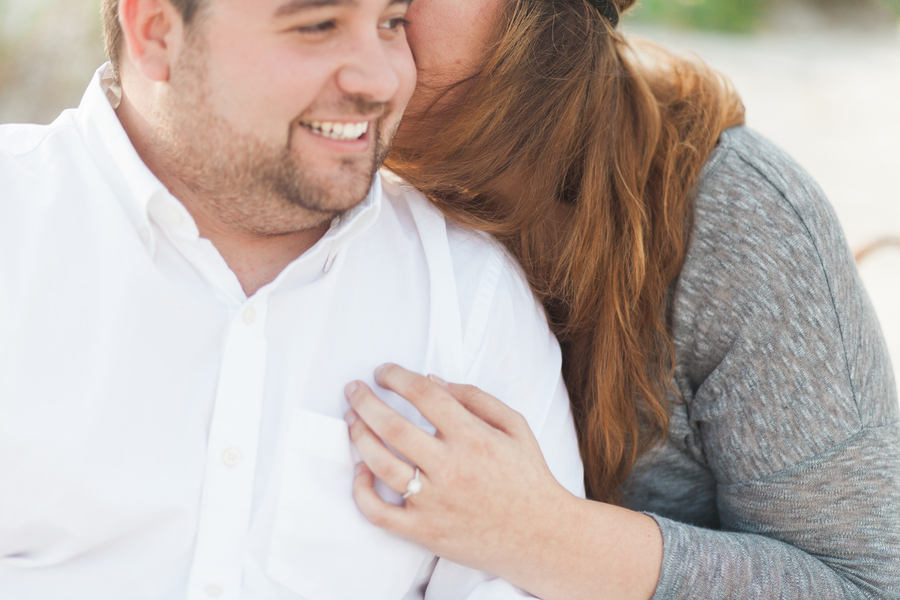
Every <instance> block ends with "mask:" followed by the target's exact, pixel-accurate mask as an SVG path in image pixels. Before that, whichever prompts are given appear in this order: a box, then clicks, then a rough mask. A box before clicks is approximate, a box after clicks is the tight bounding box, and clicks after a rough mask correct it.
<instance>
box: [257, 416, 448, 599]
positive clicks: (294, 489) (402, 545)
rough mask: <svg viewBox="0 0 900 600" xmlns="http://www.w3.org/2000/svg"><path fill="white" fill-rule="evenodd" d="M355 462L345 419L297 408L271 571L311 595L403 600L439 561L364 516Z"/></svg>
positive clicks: (274, 540)
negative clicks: (426, 567) (357, 499)
mask: <svg viewBox="0 0 900 600" xmlns="http://www.w3.org/2000/svg"><path fill="white" fill-rule="evenodd" d="M354 466H355V463H354V460H353V457H352V455H351V451H350V436H349V433H348V430H347V424H346V423H345V422H344V421H343V420H341V419H334V418H331V417H326V416H324V415H321V414H318V413H314V412H311V411H308V410H305V409H300V408H298V409H296V410H295V411H294V414H293V417H292V422H291V427H290V434H289V437H288V440H287V444H286V447H285V459H284V467H283V468H284V471H283V473H282V483H281V496H280V498H279V500H278V507H277V509H276V514H275V524H274V529H273V532H272V543H271V546H270V549H269V557H268V567H267V570H268V574H269V576H270V577H272V578H273V579H275V580H276V581H278V582H279V583H281V584H282V585H285V586H287V587H288V588H290V589H291V590H293V591H295V592H297V593H299V594H301V595H302V596H303V597H305V598H307V600H358V599H359V598H369V599H371V600H382V599H383V600H389V599H397V598H401V597H403V596H404V594H406V593H407V592H408V591H409V588H410V586H411V585H412V584H413V580H414V579H415V577H416V575H417V573H418V572H419V570H420V568H421V567H422V565H423V564H424V562H425V561H430V560H431V558H432V555H431V554H430V553H429V552H428V551H426V550H424V549H422V548H420V547H418V546H416V545H414V544H411V543H409V542H406V541H404V540H402V539H400V538H398V537H395V536H393V535H391V534H389V533H387V532H385V531H382V530H381V529H378V528H377V527H375V526H374V525H372V524H370V523H369V522H368V521H367V520H366V519H365V517H363V515H362V514H361V513H360V512H359V509H358V508H357V507H356V504H355V503H354V501H353V496H352V487H353V476H354Z"/></svg>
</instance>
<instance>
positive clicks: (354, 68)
mask: <svg viewBox="0 0 900 600" xmlns="http://www.w3.org/2000/svg"><path fill="white" fill-rule="evenodd" d="M350 50H351V52H350V54H349V56H348V57H347V60H346V62H345V63H344V65H343V66H342V67H341V69H340V70H339V71H338V74H337V84H338V87H339V88H340V89H341V91H343V92H344V93H346V94H348V95H352V96H362V97H367V98H369V99H371V100H372V101H374V102H384V103H387V102H390V101H392V100H393V99H394V97H395V96H396V94H397V92H398V90H399V89H400V71H399V69H400V65H399V64H398V61H399V60H400V59H401V57H400V53H399V52H397V50H396V49H392V48H389V47H388V44H387V43H386V42H385V41H384V40H382V39H381V38H380V37H379V36H378V35H377V34H373V35H367V36H365V37H360V38H357V39H356V40H354V42H353V43H352V47H351V49H350Z"/></svg>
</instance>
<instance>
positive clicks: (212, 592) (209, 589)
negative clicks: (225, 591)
mask: <svg viewBox="0 0 900 600" xmlns="http://www.w3.org/2000/svg"><path fill="white" fill-rule="evenodd" d="M203 591H204V592H206V595H207V596H209V597H210V598H218V597H219V596H221V595H222V588H221V587H219V586H217V585H208V586H206V587H205V588H203Z"/></svg>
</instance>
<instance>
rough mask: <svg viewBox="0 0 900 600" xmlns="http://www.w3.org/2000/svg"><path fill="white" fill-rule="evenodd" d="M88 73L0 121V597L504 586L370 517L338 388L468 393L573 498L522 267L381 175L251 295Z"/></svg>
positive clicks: (543, 334) (399, 594)
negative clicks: (512, 414)
mask: <svg viewBox="0 0 900 600" xmlns="http://www.w3.org/2000/svg"><path fill="white" fill-rule="evenodd" d="M102 74H103V68H101V69H100V70H98V72H97V74H96V75H95V77H94V80H93V81H92V83H91V85H90V87H89V88H88V90H87V92H86V94H85V96H84V100H83V101H82V104H81V106H80V107H79V108H78V109H77V110H73V111H66V112H65V113H63V114H62V115H61V116H60V118H59V119H57V121H56V122H54V123H53V124H51V125H49V126H33V125H7V126H2V127H0V598H2V599H3V600H32V599H34V600H55V599H60V600H63V599H64V600H122V599H125V598H127V599H129V600H139V599H144V598H147V599H155V600H169V599H171V600H175V599H184V598H188V599H191V600H194V599H205V598H221V599H228V600H231V599H237V598H244V599H252V600H257V599H260V600H261V599H284V600H299V599H306V600H351V599H353V600H357V599H361V598H366V599H373V600H377V599H394V598H420V597H425V598H429V599H434V600H450V599H456V598H466V597H469V598H476V597H477V598H486V597H490V598H505V597H520V595H521V592H519V591H518V590H515V589H514V588H513V587H512V586H510V585H508V584H506V583H504V582H502V581H498V580H496V579H495V578H492V577H490V576H488V575H486V574H484V573H479V572H476V571H472V570H470V569H465V568H462V567H460V566H458V565H454V564H451V563H449V562H446V561H443V560H437V561H435V559H434V557H433V556H432V555H431V554H429V553H428V552H426V551H425V550H422V549H421V548H418V547H416V546H414V545H412V544H409V543H407V542H405V541H403V540H400V539H397V538H394V537H392V536H391V535H389V534H387V533H385V532H383V531H381V530H379V529H377V528H375V527H373V526H372V525H370V524H368V523H367V522H366V521H365V519H364V518H363V517H362V515H361V514H360V513H359V511H358V510H357V508H356V506H355V504H354V503H353V500H352V497H351V494H350V488H351V480H352V470H353V464H354V461H355V457H354V454H353V451H351V445H350V442H349V438H348V434H347V426H346V425H345V424H344V422H343V420H342V415H343V413H344V411H345V410H346V409H347V408H348V405H347V403H346V401H345V399H344V396H343V387H344V385H345V384H346V383H348V382H350V381H352V380H354V379H362V380H365V381H368V382H369V383H370V384H373V382H372V372H373V370H374V369H375V367H376V366H378V365H379V364H382V363H384V362H388V361H392V362H396V363H399V364H401V365H404V366H405V367H407V368H410V369H413V370H415V371H418V372H422V373H436V374H438V375H440V376H442V377H444V378H445V379H447V380H451V381H464V382H470V383H473V384H475V385H478V386H480V387H481V388H483V389H485V390H486V391H488V392H491V393H493V394H495V395H497V396H498V397H500V398H502V399H504V400H505V401H507V402H509V403H510V404H511V405H512V406H513V407H514V408H516V409H517V410H518V411H520V412H522V413H523V414H524V415H525V416H526V417H527V419H528V421H529V423H530V424H531V426H532V427H533V428H534V430H535V431H536V432H537V433H538V435H539V438H540V441H541V444H542V447H543V449H544V451H545V453H546V456H547V459H548V462H549V464H550V467H551V469H552V471H553V472H554V474H555V475H556V477H557V478H558V479H559V480H560V481H561V483H563V485H565V486H566V487H567V488H569V489H570V490H572V491H573V492H575V493H579V494H580V493H582V488H581V476H582V472H581V464H580V461H579V459H578V453H577V445H576V439H575V433H574V429H573V426H572V419H571V414H570V413H569V408H568V402H567V399H566V394H565V390H564V388H563V386H562V383H561V379H560V374H559V373H560V353H559V349H558V346H557V343H556V340H555V339H554V338H553V336H552V335H551V334H550V332H549V331H548V329H547V326H546V322H545V317H544V314H543V312H542V310H541V308H540V307H539V306H538V305H537V304H536V302H535V301H534V299H533V297H532V296H531V294H530V292H529V291H528V288H527V286H526V284H525V283H524V281H523V278H522V276H521V274H520V273H519V272H518V270H517V269H516V268H515V267H514V266H512V264H511V262H510V261H509V260H508V259H507V258H506V257H505V255H504V254H503V253H502V252H501V251H500V250H499V249H498V248H497V246H496V244H495V243H493V242H492V241H491V240H489V239H488V238H486V237H484V236H480V235H476V234H473V233H469V232H465V231H462V230H460V229H459V228H457V227H454V226H452V225H449V224H447V223H445V221H444V219H443V217H442V216H441V214H440V213H439V212H437V211H436V210H435V209H434V208H433V207H432V206H431V205H430V204H429V203H428V202H426V201H425V200H424V199H423V198H422V197H421V196H420V195H419V194H418V193H417V192H415V191H414V190H412V189H410V188H408V187H405V186H403V185H401V184H399V183H398V182H394V181H391V182H388V183H385V184H384V186H383V188H382V183H381V181H380V178H376V181H375V183H374V185H373V187H372V189H371V191H370V193H369V195H368V197H367V198H366V200H365V201H364V202H363V203H362V204H361V205H360V206H359V207H357V208H356V209H354V210H353V211H351V212H350V213H348V214H347V215H345V216H344V217H343V218H341V219H336V220H335V223H334V224H333V225H332V227H331V229H330V231H329V232H328V233H327V234H326V235H325V237H324V238H323V239H322V240H321V241H320V242H319V243H318V244H316V245H315V246H314V247H313V248H312V249H310V250H309V251H308V252H306V253H305V254H304V255H303V256H301V257H300V258H299V259H297V260H296V261H295V262H293V263H292V264H291V265H289V266H288V267H287V268H286V269H285V270H284V271H283V272H282V273H281V274H280V275H279V276H278V278H277V279H276V280H275V281H273V282H272V283H271V284H269V285H267V286H265V287H263V288H262V289H260V290H259V291H258V292H257V293H256V294H255V295H254V296H253V297H251V298H247V297H245V295H244V293H243V292H242V289H241V286H240V284H239V283H238V280H237V278H236V277H235V275H234V274H233V273H232V272H231V271H230V270H229V269H228V267H227V265H226V263H225V262H224V260H223V259H222V258H221V256H220V255H219V253H218V252H217V251H216V249H215V247H214V246H213V245H212V244H211V243H210V242H209V241H208V240H205V239H202V238H200V237H199V236H198V231H197V227H196V225H195V224H194V221H193V220H192V218H191V215H190V214H189V213H188V212H187V211H186V210H185V208H184V207H183V206H182V205H181V203H180V202H178V200H177V199H175V198H174V197H173V196H172V195H170V194H169V193H168V191H167V190H166V189H165V188H164V187H163V186H162V184H161V183H160V182H159V181H158V180H157V178H156V177H155V176H154V175H153V174H152V173H151V172H150V171H149V170H148V169H147V167H146V166H145V165H144V164H143V163H142V162H141V161H140V159H139V157H138V155H137V154H136V152H135V150H134V148H133V147H132V145H131V143H130V141H129V139H128V137H127V135H126V134H125V132H124V130H123V129H122V127H121V125H120V124H119V121H118V119H117V118H116V115H115V112H114V111H113V109H112V107H111V106H110V104H109V100H108V97H107V95H106V90H105V89H104V86H103V85H102V84H101V77H102ZM373 385H374V384H373ZM379 393H380V394H381V395H382V397H383V398H384V399H385V400H387V401H388V402H389V403H391V404H392V405H393V406H394V407H396V408H398V409H399V410H400V411H401V412H402V413H403V414H404V415H407V416H408V417H410V418H412V419H413V420H414V421H415V422H417V423H419V424H420V425H422V426H423V427H426V428H429V427H430V426H429V425H428V423H427V422H426V421H424V419H422V417H421V416H420V415H418V413H416V412H415V410H413V409H412V407H411V405H409V404H408V403H406V402H405V401H404V400H402V399H400V398H399V397H397V396H395V395H392V394H390V393H387V392H383V391H380V392H379ZM431 430H432V431H433V429H431ZM380 491H381V493H382V494H383V496H384V497H386V498H389V499H390V500H392V501H395V502H399V498H398V497H397V494H395V493H393V492H389V491H387V490H385V489H384V488H381V490H380ZM429 580H430V581H431V584H429ZM426 588H427V589H426Z"/></svg>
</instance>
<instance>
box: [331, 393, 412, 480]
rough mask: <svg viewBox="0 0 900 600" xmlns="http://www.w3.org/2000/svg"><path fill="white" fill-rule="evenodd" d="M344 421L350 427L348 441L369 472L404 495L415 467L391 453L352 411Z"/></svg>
mask: <svg viewBox="0 0 900 600" xmlns="http://www.w3.org/2000/svg"><path fill="white" fill-rule="evenodd" d="M345 419H346V420H347V423H349V425H350V439H351V440H353V444H354V445H355V446H356V449H357V450H358V451H359V455H360V457H362V459H363V461H364V462H365V464H366V466H367V467H368V468H369V470H370V471H371V472H372V473H374V475H375V476H376V477H378V479H380V480H382V481H383V482H385V483H386V484H387V485H388V487H390V488H391V489H392V490H394V491H395V492H397V493H398V494H403V493H405V492H406V486H407V484H408V483H409V481H410V479H412V478H413V476H414V475H415V467H411V466H410V465H409V464H408V463H406V462H404V461H402V460H400V459H399V458H398V457H397V455H395V454H394V453H393V452H391V451H390V450H389V449H388V447H387V446H385V445H384V442H382V441H381V439H379V438H378V436H376V435H375V433H374V432H373V431H372V430H371V429H370V428H369V426H368V425H366V423H365V421H363V420H362V419H360V418H359V417H358V416H357V414H356V413H355V412H354V411H353V410H352V409H351V410H349V411H348V412H347V414H346V415H345Z"/></svg>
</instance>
